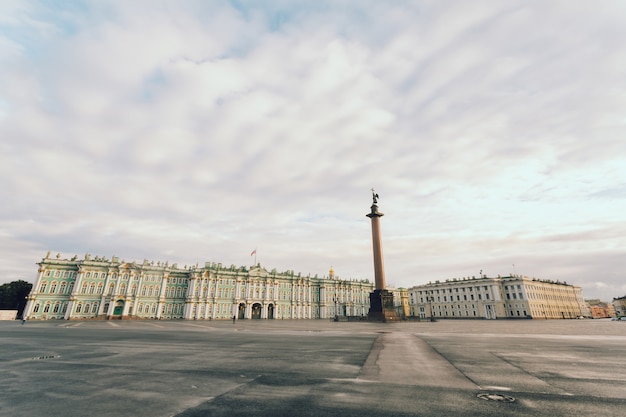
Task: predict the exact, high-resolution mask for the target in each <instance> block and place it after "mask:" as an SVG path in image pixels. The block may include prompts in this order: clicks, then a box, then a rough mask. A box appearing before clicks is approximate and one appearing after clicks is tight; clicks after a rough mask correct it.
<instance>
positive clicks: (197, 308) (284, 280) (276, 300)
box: [24, 253, 374, 320]
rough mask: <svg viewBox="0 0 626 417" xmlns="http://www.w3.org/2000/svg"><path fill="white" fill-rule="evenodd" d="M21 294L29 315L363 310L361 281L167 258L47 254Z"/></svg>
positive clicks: (293, 314) (285, 314)
mask: <svg viewBox="0 0 626 417" xmlns="http://www.w3.org/2000/svg"><path fill="white" fill-rule="evenodd" d="M38 265H39V269H38V275H37V280H36V282H35V284H34V285H33V289H32V291H31V293H30V294H29V296H28V302H27V305H26V308H25V310H24V316H25V317H27V318H29V319H44V320H45V319H65V320H70V319H187V320H213V319H232V318H233V317H237V318H238V319H324V318H333V317H336V316H367V313H368V310H369V293H370V292H371V291H372V290H373V287H374V286H373V284H372V283H370V282H369V281H367V280H342V279H339V278H338V277H336V276H335V274H334V271H333V270H332V268H331V269H330V271H329V276H328V277H321V278H320V277H318V276H317V275H316V276H314V277H311V276H310V275H309V276H303V275H301V274H300V273H297V274H296V273H294V271H284V272H277V271H276V270H275V269H274V270H272V271H268V270H266V269H265V268H263V267H261V266H260V265H256V266H253V267H251V268H246V267H235V266H234V265H232V266H230V267H224V266H222V264H220V263H210V262H207V263H205V265H204V267H199V266H198V265H196V266H191V267H187V266H185V267H184V268H179V267H178V265H177V264H172V265H169V264H168V262H157V263H156V264H155V263H154V262H149V261H147V260H144V261H143V263H140V264H138V263H135V262H125V261H121V262H120V260H119V258H118V257H115V256H114V257H112V259H111V260H109V259H106V258H104V257H92V256H91V255H89V254H87V255H85V257H84V259H78V257H76V256H75V257H73V258H71V259H62V258H61V256H60V255H57V256H56V257H55V258H51V257H50V253H48V254H47V255H46V257H45V258H43V259H42V260H41V262H39V263H38Z"/></svg>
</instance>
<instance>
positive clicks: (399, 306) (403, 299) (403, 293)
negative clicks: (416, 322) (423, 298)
mask: <svg viewBox="0 0 626 417" xmlns="http://www.w3.org/2000/svg"><path fill="white" fill-rule="evenodd" d="M388 290H389V291H391V292H393V305H394V307H395V308H396V312H397V313H398V317H400V318H401V319H404V318H405V317H409V316H410V315H411V308H410V306H409V291H408V290H407V289H406V288H388Z"/></svg>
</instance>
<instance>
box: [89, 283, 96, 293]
mask: <svg viewBox="0 0 626 417" xmlns="http://www.w3.org/2000/svg"><path fill="white" fill-rule="evenodd" d="M94 292H96V283H95V282H92V283H91V285H90V286H89V294H93V293H94Z"/></svg>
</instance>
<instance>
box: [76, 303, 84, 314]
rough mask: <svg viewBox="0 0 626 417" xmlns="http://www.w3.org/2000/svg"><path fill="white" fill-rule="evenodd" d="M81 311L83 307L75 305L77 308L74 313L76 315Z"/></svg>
mask: <svg viewBox="0 0 626 417" xmlns="http://www.w3.org/2000/svg"><path fill="white" fill-rule="evenodd" d="M82 309H83V305H82V304H79V305H77V306H76V312H77V313H80V311H81V310H82Z"/></svg>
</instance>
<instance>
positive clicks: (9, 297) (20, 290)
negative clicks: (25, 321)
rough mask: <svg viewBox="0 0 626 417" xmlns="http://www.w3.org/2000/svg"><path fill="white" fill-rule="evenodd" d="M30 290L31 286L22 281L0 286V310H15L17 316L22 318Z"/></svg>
mask: <svg viewBox="0 0 626 417" xmlns="http://www.w3.org/2000/svg"><path fill="white" fill-rule="evenodd" d="M31 288H33V284H31V283H30V282H26V281H23V280H19V281H13V282H9V283H8V284H2V285H0V310H17V316H18V317H22V312H23V311H24V308H25V307H26V297H27V296H28V294H29V293H30V290H31Z"/></svg>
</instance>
